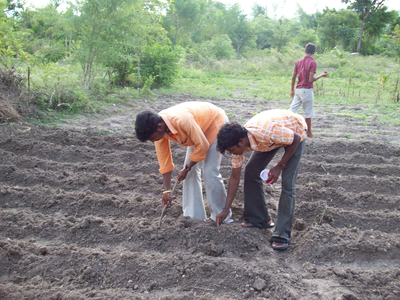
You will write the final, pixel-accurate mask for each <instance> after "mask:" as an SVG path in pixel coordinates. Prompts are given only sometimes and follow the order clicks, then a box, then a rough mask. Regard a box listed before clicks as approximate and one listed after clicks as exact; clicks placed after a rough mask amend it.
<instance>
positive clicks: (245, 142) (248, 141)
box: [244, 136, 250, 148]
mask: <svg viewBox="0 0 400 300" xmlns="http://www.w3.org/2000/svg"><path fill="white" fill-rule="evenodd" d="M244 145H245V147H246V148H250V140H249V137H248V136H246V137H244Z"/></svg>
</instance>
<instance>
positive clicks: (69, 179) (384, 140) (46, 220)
mask: <svg viewBox="0 0 400 300" xmlns="http://www.w3.org/2000/svg"><path fill="white" fill-rule="evenodd" d="M188 100H202V101H210V102H212V103H214V104H216V105H218V106H220V107H222V108H224V109H225V110H226V111H227V113H228V115H229V117H230V119H231V120H236V121H239V122H242V123H243V122H244V121H246V120H247V119H249V118H250V117H251V116H252V115H253V113H254V112H255V111H261V110H264V109H272V108H276V107H283V106H285V107H289V102H284V101H283V102H262V101H254V100H221V99H190V97H189V96H185V95H179V96H177V95H174V96H163V97H160V99H158V100H157V101H155V102H146V101H143V102H140V103H135V104H134V105H132V106H127V107H122V106H114V105H111V106H110V107H109V108H108V109H107V110H106V111H105V112H104V113H103V114H101V115H91V116H81V117H79V118H78V119H74V120H68V121H63V123H61V124H60V126H58V127H38V126H35V125H30V130H29V128H28V129H27V128H26V127H24V128H21V127H19V126H0V131H1V132H0V299H8V300H13V299H64V300H65V299H71V300H72V299H73V300H76V299H164V300H167V299H182V300H183V299H207V300H208V299H399V298H400V271H399V270H400V196H399V186H400V147H399V145H400V138H399V134H398V131H399V128H398V127H397V128H396V127H393V126H388V125H385V124H379V123H378V122H376V121H374V120H372V121H368V123H365V121H362V120H352V119H346V118H343V117H340V114H337V112H341V111H350V112H351V111H352V110H359V109H360V106H358V107H355V106H354V107H353V106H347V105H343V106H337V105H336V106H334V105H332V106H330V105H319V106H318V107H316V111H317V117H316V118H315V119H314V123H313V124H314V128H315V129H314V132H315V134H316V135H317V136H318V137H317V138H316V139H311V140H307V142H306V148H305V153H304V156H303V158H302V162H301V169H300V172H299V177H298V184H297V190H296V191H297V200H296V201H297V203H296V213H295V221H294V231H293V242H292V244H291V245H290V248H289V249H288V250H287V251H283V252H277V251H273V250H272V249H271V247H270V244H269V242H268V241H269V237H270V235H271V233H272V231H271V230H261V229H249V228H242V227H241V225H240V223H241V214H242V212H243V181H242V182H241V185H240V188H239V191H238V194H237V197H236V199H235V202H234V204H233V212H234V215H233V219H234V223H232V224H224V225H223V226H222V227H219V228H217V227H216V226H215V224H214V223H213V222H204V221H203V220H194V219H190V218H185V217H182V207H181V203H180V199H181V195H182V194H181V193H182V187H181V185H180V184H178V185H177V189H176V193H175V195H176V199H175V201H174V202H173V205H172V206H171V207H169V208H167V209H166V217H165V218H164V219H163V220H162V223H161V226H159V223H160V215H161V205H160V199H161V189H162V176H161V175H160V174H159V172H158V163H157V160H156V153H155V150H154V146H153V144H152V143H140V142H139V141H138V140H137V139H136V138H135V136H134V130H133V126H132V124H133V123H134V118H135V116H136V114H137V113H138V112H139V111H142V110H144V109H153V110H154V111H159V110H161V109H163V108H165V107H169V106H171V105H173V104H175V103H179V102H182V101H188ZM361 109H362V107H361ZM172 149H173V158H174V162H175V164H176V166H178V169H179V166H181V165H182V164H183V159H184V154H185V149H184V148H183V147H179V146H177V145H174V144H172ZM281 155H282V152H279V153H278V154H277V156H276V159H279V158H280V156H281ZM274 162H276V161H275V160H274V161H273V163H274ZM230 170H231V166H230V157H229V156H228V155H227V156H226V157H224V160H223V163H222V175H223V177H224V181H225V182H227V179H228V178H229V175H230ZM177 171H178V170H174V175H177ZM265 192H266V195H267V203H268V206H269V208H270V211H271V215H272V217H273V220H276V211H277V205H278V199H279V195H280V184H279V182H278V183H277V184H274V185H272V186H266V187H265Z"/></svg>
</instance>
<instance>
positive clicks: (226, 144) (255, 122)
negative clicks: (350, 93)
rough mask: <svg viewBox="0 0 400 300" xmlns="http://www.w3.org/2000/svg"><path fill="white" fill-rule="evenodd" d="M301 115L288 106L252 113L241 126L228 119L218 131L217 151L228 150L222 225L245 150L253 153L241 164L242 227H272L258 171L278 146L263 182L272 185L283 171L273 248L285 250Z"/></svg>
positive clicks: (219, 217)
mask: <svg viewBox="0 0 400 300" xmlns="http://www.w3.org/2000/svg"><path fill="white" fill-rule="evenodd" d="M306 130H307V125H306V122H305V120H304V118H303V117H302V116H300V115H298V114H296V113H293V112H291V111H288V110H279V109H274V110H267V111H264V112H262V113H259V114H257V115H255V116H254V117H253V118H251V119H250V120H249V121H248V122H247V123H246V124H245V125H244V126H241V125H240V124H238V123H227V124H225V125H224V126H222V128H221V130H220V131H219V133H218V138H217V149H218V150H219V151H220V152H221V153H224V152H225V150H226V151H228V152H229V153H231V154H232V173H231V176H230V178H229V182H228V195H227V197H226V204H225V207H224V208H223V209H222V212H221V213H219V214H218V215H217V221H216V222H217V226H219V225H221V223H222V221H223V220H224V219H225V218H226V216H227V215H228V213H229V211H230V207H231V205H232V202H233V200H234V198H235V196H236V192H237V189H238V187H239V183H240V173H241V170H242V165H243V163H244V153H246V152H249V151H254V152H253V153H252V154H251V157H250V160H249V162H248V163H247V165H246V167H245V174H244V211H243V218H244V220H245V222H244V223H242V226H244V227H258V228H272V227H274V226H275V224H274V223H272V219H271V216H270V214H269V212H268V207H267V204H266V203H265V195H264V185H263V181H262V179H261V178H260V173H261V171H262V170H263V169H265V168H266V167H267V165H268V164H269V162H270V161H271V160H272V158H273V157H274V156H275V154H276V152H277V151H278V150H279V149H280V148H284V149H285V153H284V155H283V156H282V158H281V159H280V161H279V162H278V164H277V165H276V166H274V167H272V168H271V170H270V172H269V174H268V175H269V177H268V179H267V180H266V182H267V183H275V182H276V181H277V180H278V178H279V176H280V174H281V172H282V192H281V196H280V199H279V205H278V215H277V221H276V226H275V230H274V233H273V234H272V236H271V239H270V241H271V243H272V248H273V249H275V250H285V249H287V248H288V247H289V243H290V240H291V231H292V223H293V215H294V206H295V188H296V179H297V172H298V169H299V164H300V158H301V155H302V153H303V148H304V141H305V138H306V136H307V133H306Z"/></svg>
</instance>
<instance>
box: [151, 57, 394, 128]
mask: <svg viewBox="0 0 400 300" xmlns="http://www.w3.org/2000/svg"><path fill="white" fill-rule="evenodd" d="M303 53H304V52H302V51H294V50H293V51H292V52H290V53H286V54H281V53H277V52H274V51H269V52H268V51H266V52H261V54H262V55H260V53H258V54H259V56H254V57H250V58H243V59H240V60H230V61H213V62H210V63H208V64H206V65H204V67H199V68H197V69H195V68H193V67H190V66H189V67H187V68H185V69H183V70H182V72H181V78H179V79H178V80H177V81H176V82H175V84H174V86H173V87H171V88H169V89H160V90H159V91H158V92H159V93H161V94H190V95H192V96H198V97H205V98H211V97H216V98H225V99H257V100H262V101H263V100H265V101H268V100H274V101H281V100H284V102H285V105H286V103H287V102H288V101H290V100H291V98H290V85H291V76H292V72H293V66H294V63H295V61H296V60H297V59H298V58H301V57H303ZM314 58H315V59H316V61H317V63H318V70H317V75H319V74H321V73H322V72H323V71H325V70H327V71H328V72H329V76H328V77H327V78H322V79H320V80H318V81H317V82H316V83H315V84H314V98H315V103H316V105H318V104H319V103H323V104H333V105H338V106H340V105H347V104H351V105H352V107H353V108H352V110H351V111H347V109H346V108H344V110H345V111H344V112H335V114H337V115H339V116H341V117H344V118H356V119H364V120H369V119H371V118H372V117H375V118H377V119H378V120H379V121H380V122H385V123H392V124H395V125H400V103H397V102H394V100H393V99H395V97H394V96H395V94H394V90H395V88H396V80H397V76H398V72H399V68H400V65H399V63H397V61H396V60H395V59H394V58H387V57H382V56H368V57H366V56H358V55H348V56H346V57H345V58H338V57H335V56H334V55H332V54H330V53H328V54H322V55H317V54H316V55H315V56H314ZM384 76H387V80H386V82H385V85H384V86H383V85H382V80H381V81H380V79H382V78H383V77H384ZM399 89H400V87H397V90H399ZM358 105H359V108H358V109H357V106H358Z"/></svg>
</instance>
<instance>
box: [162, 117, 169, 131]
mask: <svg viewBox="0 0 400 300" xmlns="http://www.w3.org/2000/svg"><path fill="white" fill-rule="evenodd" d="M161 122H162V125H163V128H164V131H165V132H166V133H170V132H171V130H169V128H168V126H167V124H165V122H164V120H162V121H161Z"/></svg>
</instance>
